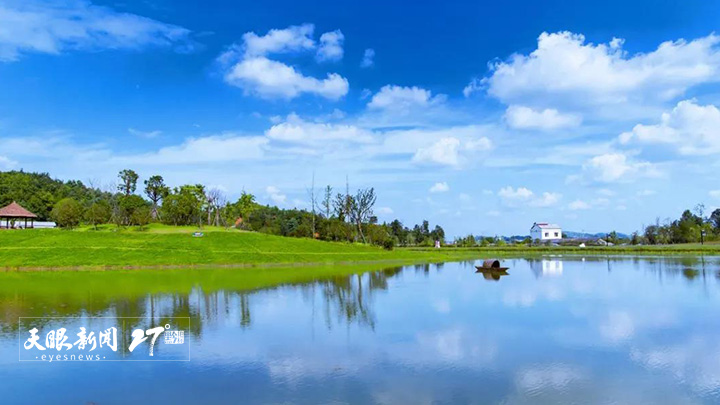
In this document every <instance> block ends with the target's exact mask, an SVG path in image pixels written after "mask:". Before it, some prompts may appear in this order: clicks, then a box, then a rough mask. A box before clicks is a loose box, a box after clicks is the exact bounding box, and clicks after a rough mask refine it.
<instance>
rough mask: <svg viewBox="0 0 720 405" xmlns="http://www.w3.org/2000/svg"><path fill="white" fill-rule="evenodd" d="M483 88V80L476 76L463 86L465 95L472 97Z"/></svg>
mask: <svg viewBox="0 0 720 405" xmlns="http://www.w3.org/2000/svg"><path fill="white" fill-rule="evenodd" d="M482 89H483V82H482V80H480V79H478V78H477V77H474V78H473V79H472V80H471V81H470V83H468V85H467V86H465V88H463V96H465V97H470V96H471V95H472V94H473V93H477V92H479V91H480V90H482Z"/></svg>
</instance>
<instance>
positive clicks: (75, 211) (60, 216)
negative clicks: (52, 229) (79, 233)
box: [51, 198, 82, 228]
mask: <svg viewBox="0 0 720 405" xmlns="http://www.w3.org/2000/svg"><path fill="white" fill-rule="evenodd" d="M51 216H52V218H53V220H54V221H55V222H56V223H57V225H58V226H59V227H61V228H72V227H75V226H78V224H79V223H80V219H81V218H82V206H81V205H80V203H79V202H77V201H75V200H74V199H72V198H63V199H62V200H60V201H58V202H57V204H55V208H53V210H52V214H51Z"/></svg>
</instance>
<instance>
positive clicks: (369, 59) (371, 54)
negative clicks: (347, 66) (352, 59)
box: [360, 48, 375, 68]
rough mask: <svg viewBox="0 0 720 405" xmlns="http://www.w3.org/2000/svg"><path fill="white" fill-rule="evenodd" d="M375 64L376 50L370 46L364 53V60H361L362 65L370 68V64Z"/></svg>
mask: <svg viewBox="0 0 720 405" xmlns="http://www.w3.org/2000/svg"><path fill="white" fill-rule="evenodd" d="M374 64H375V50H374V49H372V48H368V49H366V50H365V52H364V53H363V58H362V61H360V67H361V68H369V67H370V66H372V65H374Z"/></svg>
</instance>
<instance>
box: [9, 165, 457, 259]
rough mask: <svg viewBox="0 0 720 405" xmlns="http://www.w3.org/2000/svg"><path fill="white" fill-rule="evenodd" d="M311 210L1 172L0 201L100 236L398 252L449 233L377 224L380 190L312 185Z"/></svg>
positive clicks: (154, 183)
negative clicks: (310, 242) (281, 239)
mask: <svg viewBox="0 0 720 405" xmlns="http://www.w3.org/2000/svg"><path fill="white" fill-rule="evenodd" d="M308 196H309V199H310V209H297V208H293V209H282V208H279V207H275V206H270V205H262V204H260V203H258V202H257V201H256V197H255V196H254V195H253V194H251V193H247V192H245V191H243V192H242V194H241V195H240V197H239V198H238V199H237V200H236V201H229V199H228V198H227V196H226V194H225V193H224V192H223V191H221V190H219V189H217V188H208V187H206V186H204V185H202V184H186V185H182V186H179V187H170V186H168V185H167V184H166V183H165V180H164V179H163V177H162V176H160V175H154V176H151V177H149V178H147V179H145V180H143V181H141V180H140V177H139V175H138V174H137V173H136V172H135V171H133V170H130V169H126V170H122V171H120V172H119V173H118V182H117V186H114V187H108V188H107V189H106V190H105V191H101V190H100V189H99V187H97V186H95V185H90V186H85V185H84V184H83V183H82V182H80V181H71V182H62V181H59V180H53V179H51V178H50V177H49V175H47V174H36V173H24V172H22V171H20V172H3V173H0V202H5V203H9V202H11V201H13V200H14V201H17V202H18V203H20V204H21V205H23V206H25V207H26V208H27V209H29V210H30V211H33V212H35V213H36V214H38V215H39V216H40V218H41V219H43V220H48V219H51V220H53V221H55V222H56V223H57V224H58V226H60V227H63V228H73V227H76V226H79V225H81V224H87V225H90V226H92V227H94V228H95V229H97V228H98V226H100V225H103V224H114V225H116V226H118V227H127V226H135V227H139V228H141V229H142V228H144V227H145V226H147V225H148V224H149V223H151V222H159V223H164V224H167V225H175V226H181V225H193V226H198V227H203V226H222V227H226V228H230V227H235V228H239V229H244V230H250V231H257V232H263V233H268V234H273V235H282V236H290V237H306V238H315V239H321V240H328V241H346V242H362V243H370V244H375V245H379V246H383V247H385V248H388V249H390V248H392V247H393V246H415V245H427V246H431V245H432V244H433V242H434V241H435V240H439V241H441V242H444V239H445V232H444V231H443V229H442V227H440V226H439V225H436V226H435V227H434V228H433V229H432V230H430V225H429V223H428V221H423V222H422V224H419V225H415V226H414V227H412V228H408V227H405V226H403V224H402V223H401V222H400V221H399V220H394V221H392V222H390V223H389V224H388V223H382V224H380V223H378V219H377V216H375V215H374V211H373V210H374V207H375V203H376V201H377V195H376V193H375V189H374V188H361V189H358V190H357V191H356V192H354V193H351V192H350V188H349V185H348V184H347V182H346V187H345V190H344V192H335V191H334V189H333V187H332V186H329V185H328V186H326V187H325V188H324V189H322V190H316V189H315V184H314V179H313V182H312V186H311V188H309V189H308Z"/></svg>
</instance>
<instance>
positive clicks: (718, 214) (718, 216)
mask: <svg viewBox="0 0 720 405" xmlns="http://www.w3.org/2000/svg"><path fill="white" fill-rule="evenodd" d="M710 223H712V226H713V227H715V231H716V232H717V231H720V208H717V209H715V211H713V212H712V214H710Z"/></svg>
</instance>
